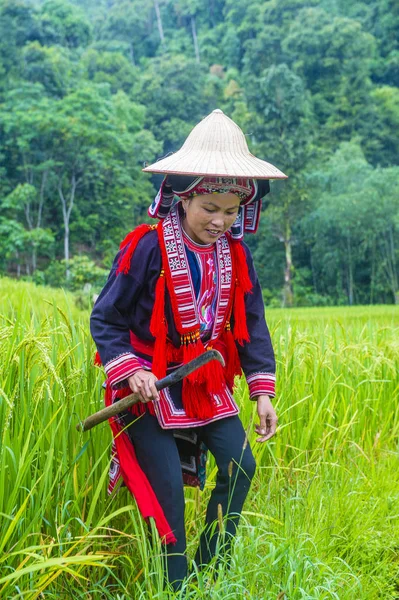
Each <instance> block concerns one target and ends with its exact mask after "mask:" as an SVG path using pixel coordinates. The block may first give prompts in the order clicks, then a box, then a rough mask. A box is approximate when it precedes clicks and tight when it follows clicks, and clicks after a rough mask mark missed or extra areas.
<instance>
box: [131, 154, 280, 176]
mask: <svg viewBox="0 0 399 600" xmlns="http://www.w3.org/2000/svg"><path fill="white" fill-rule="evenodd" d="M182 150H183V149H181V150H179V151H178V152H175V154H172V155H171V156H168V157H166V158H163V159H162V160H159V161H158V162H155V163H153V164H152V165H149V166H148V167H145V168H144V169H143V171H144V172H147V173H164V174H168V173H170V174H173V175H210V176H212V177H248V178H251V179H287V178H288V175H285V174H284V173H283V172H282V171H280V170H279V169H277V167H275V166H274V165H272V164H270V163H268V162H266V161H265V160H261V159H260V158H256V156H254V155H253V154H250V153H245V154H244V153H242V154H240V155H237V154H236V153H234V154H230V153H228V152H223V153H222V152H219V151H217V150H215V151H209V150H208V151H206V152H195V154H194V153H193V152H187V151H182Z"/></svg>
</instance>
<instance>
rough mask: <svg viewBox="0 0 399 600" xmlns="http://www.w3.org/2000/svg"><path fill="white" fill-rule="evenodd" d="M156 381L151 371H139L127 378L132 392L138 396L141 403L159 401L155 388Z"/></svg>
mask: <svg viewBox="0 0 399 600" xmlns="http://www.w3.org/2000/svg"><path fill="white" fill-rule="evenodd" d="M157 379H158V378H157V377H155V375H154V373H151V371H145V370H144V369H140V371H136V373H135V374H134V375H132V376H131V377H129V378H128V383H129V387H130V389H131V390H132V392H133V393H134V394H138V395H139V396H140V400H141V402H150V401H151V400H159V394H158V390H157V388H156V387H155V382H156V381H157Z"/></svg>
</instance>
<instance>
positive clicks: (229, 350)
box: [223, 325, 241, 390]
mask: <svg viewBox="0 0 399 600" xmlns="http://www.w3.org/2000/svg"><path fill="white" fill-rule="evenodd" d="M223 341H224V343H225V345H226V367H225V378H226V383H227V385H228V387H229V388H230V389H231V390H232V389H233V386H234V378H235V376H236V375H241V363H240V357H239V355H238V350H237V346H236V343H235V341H234V337H233V333H232V331H231V329H230V325H228V327H227V329H226V330H225V332H224V335H223Z"/></svg>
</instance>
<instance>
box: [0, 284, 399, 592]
mask: <svg viewBox="0 0 399 600" xmlns="http://www.w3.org/2000/svg"><path fill="white" fill-rule="evenodd" d="M88 316H89V315H88V313H86V312H80V311H78V310H77V309H76V308H74V304H73V299H72V297H71V296H69V295H67V294H64V293H62V292H60V291H49V290H46V289H40V288H36V287H34V286H33V285H30V284H22V283H15V282H13V281H10V280H8V279H1V280H0V340H1V342H0V344H1V346H0V369H1V373H0V436H1V448H0V598H1V599H8V598H26V599H29V600H31V599H34V598H49V599H56V598H57V599H59V598H68V599H69V598H74V599H77V598H83V597H85V598H93V599H103V598H104V599H108V598H114V599H119V600H122V599H124V600H127V599H128V598H141V599H152V598H160V599H161V598H165V599H166V598H173V597H183V593H184V594H185V596H184V597H185V598H214V599H222V598H223V599H226V598H251V599H254V600H263V599H274V600H275V599H277V598H279V599H280V600H282V599H284V598H285V599H289V600H296V599H305V598H306V599H327V598H328V599H330V598H338V599H342V600H345V599H348V600H349V599H350V600H356V599H366V598H367V599H374V598H375V599H377V598H378V599H381V598H383V599H394V598H396V599H398V598H399V552H398V548H399V468H398V464H399V463H398V433H399V407H398V395H399V393H398V390H399V378H398V366H399V337H398V333H399V320H398V312H397V309H396V308H395V307H359V308H351V309H348V308H323V309H301V310H291V311H280V310H273V311H269V312H268V321H269V326H270V328H271V331H272V336H273V340H274V345H275V349H276V354H277V360H278V381H279V384H278V396H277V399H276V406H277V411H278V414H279V418H280V428H279V432H278V434H277V435H276V437H275V438H274V439H273V440H271V441H270V442H269V443H268V444H264V445H257V444H256V442H255V441H254V436H253V435H252V434H251V443H252V447H253V450H254V453H255V456H256V460H257V463H258V471H257V475H256V477H255V480H254V483H253V486H252V489H251V492H250V497H249V498H248V500H247V502H246V505H245V510H244V514H243V518H242V522H241V525H240V529H239V535H238V538H237V541H236V544H235V547H234V555H233V562H232V565H231V568H230V571H229V572H227V570H226V569H225V568H224V566H223V563H222V564H221V566H220V567H218V568H219V569H220V570H221V573H220V576H219V578H218V579H217V580H216V582H215V583H212V582H213V577H212V573H211V571H212V569H214V568H216V567H214V565H211V567H210V569H209V571H208V572H206V573H196V572H195V571H194V573H193V575H192V576H191V577H190V579H189V580H188V582H187V584H186V585H185V587H184V590H183V591H182V592H181V593H180V594H176V595H175V596H174V595H173V593H171V592H166V591H164V590H163V581H162V568H161V566H162V565H161V560H162V559H161V551H160V547H159V545H158V544H157V542H156V537H154V540H155V541H154V542H152V543H151V542H150V541H149V538H148V537H147V535H146V527H145V526H144V525H143V523H142V521H141V519H140V518H139V516H138V513H137V510H136V507H135V505H134V501H133V500H132V498H131V497H130V496H129V495H128V493H127V491H126V490H125V489H121V490H120V491H119V492H118V493H117V494H115V495H114V496H111V497H108V496H107V494H106V482H107V471H108V465H109V446H110V441H111V437H110V432H109V429H108V425H107V424H105V425H103V426H99V427H97V428H95V429H94V430H92V431H91V432H90V433H87V434H81V433H78V432H77V431H76V429H75V425H76V423H77V422H78V420H79V419H81V418H83V417H84V416H86V415H88V414H89V413H91V412H93V411H95V410H96V409H98V408H99V407H100V406H101V404H102V394H101V383H102V381H103V376H102V373H101V370H99V369H98V368H94V367H93V366H92V358H93V351H94V348H93V343H92V341H91V339H90V336H89V333H88ZM236 395H237V399H238V400H239V402H240V404H241V406H242V409H241V417H242V420H243V422H244V424H245V425H246V426H248V424H250V423H251V422H252V419H253V418H254V415H253V412H254V410H255V406H254V404H253V403H250V402H249V400H248V397H247V391H246V387H245V385H244V383H243V382H240V384H239V386H238V390H237V394H236ZM215 472H216V469H215V466H214V463H213V461H212V460H210V462H209V465H208V482H207V488H206V489H205V491H204V492H203V493H199V492H198V491H197V490H192V489H189V490H187V492H186V498H187V504H186V520H187V531H188V538H189V548H188V552H189V556H190V557H192V556H193V554H194V552H195V549H196V544H197V542H198V537H199V533H200V527H199V525H200V523H201V522H203V520H204V513H205V507H206V502H207V497H208V495H209V490H210V489H211V487H212V485H213V484H214V480H215Z"/></svg>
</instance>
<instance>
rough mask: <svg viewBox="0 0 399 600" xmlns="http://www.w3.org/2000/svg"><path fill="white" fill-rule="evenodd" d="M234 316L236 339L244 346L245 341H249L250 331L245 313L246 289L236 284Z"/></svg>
mask: <svg viewBox="0 0 399 600" xmlns="http://www.w3.org/2000/svg"><path fill="white" fill-rule="evenodd" d="M233 317H234V339H235V340H237V342H238V343H239V344H240V346H243V345H244V342H249V333H248V327H247V317H246V314H245V301H244V291H243V290H242V288H241V287H240V286H239V285H236V289H235V293H234V305H233Z"/></svg>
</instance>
